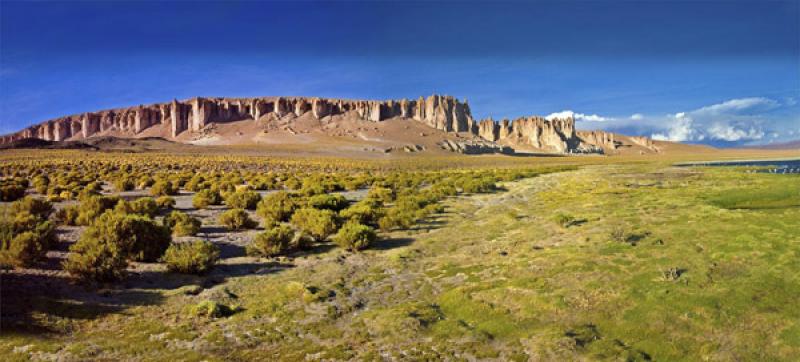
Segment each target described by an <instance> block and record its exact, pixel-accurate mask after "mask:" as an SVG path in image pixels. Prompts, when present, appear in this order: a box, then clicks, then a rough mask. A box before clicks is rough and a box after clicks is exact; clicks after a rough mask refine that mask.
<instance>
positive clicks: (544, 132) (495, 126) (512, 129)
mask: <svg viewBox="0 0 800 362" xmlns="http://www.w3.org/2000/svg"><path fill="white" fill-rule="evenodd" d="M478 134H479V135H480V136H481V137H482V138H484V139H486V140H489V141H493V142H499V143H502V144H506V145H510V146H523V147H526V148H533V149H536V150H541V151H546V152H557V153H571V152H572V151H574V150H577V149H579V148H580V146H581V141H580V139H579V138H578V137H577V135H576V133H575V120H574V119H572V118H564V119H553V120H547V119H544V118H542V117H521V118H517V119H515V120H513V121H511V122H509V121H508V120H506V119H504V120H502V121H501V122H500V123H497V122H495V121H493V120H492V119H491V118H490V119H485V120H482V121H481V122H480V123H479V125H478Z"/></svg>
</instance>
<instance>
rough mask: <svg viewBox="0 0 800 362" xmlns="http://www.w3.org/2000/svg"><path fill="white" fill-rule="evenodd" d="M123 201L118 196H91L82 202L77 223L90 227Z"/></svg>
mask: <svg viewBox="0 0 800 362" xmlns="http://www.w3.org/2000/svg"><path fill="white" fill-rule="evenodd" d="M120 200H121V199H120V198H119V197H117V196H89V197H87V198H84V199H83V201H81V206H80V208H79V213H78V217H77V218H76V219H75V223H76V224H78V225H89V224H91V223H92V222H93V221H94V220H95V219H96V218H98V217H99V216H100V215H101V214H102V213H103V212H105V211H106V210H108V209H111V208H113V207H114V206H116V205H117V203H119V201H120Z"/></svg>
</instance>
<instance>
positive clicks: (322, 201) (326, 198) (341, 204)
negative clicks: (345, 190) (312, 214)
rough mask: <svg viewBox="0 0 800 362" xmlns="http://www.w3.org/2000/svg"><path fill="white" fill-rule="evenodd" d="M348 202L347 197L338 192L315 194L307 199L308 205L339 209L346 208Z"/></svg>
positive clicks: (318, 207)
mask: <svg viewBox="0 0 800 362" xmlns="http://www.w3.org/2000/svg"><path fill="white" fill-rule="evenodd" d="M348 204H349V202H348V201H347V199H346V198H345V197H344V196H342V195H339V194H335V195H331V194H322V195H315V196H312V197H311V198H309V199H308V206H310V207H313V208H315V209H327V210H333V211H339V210H342V209H344V208H346V207H347V205H348Z"/></svg>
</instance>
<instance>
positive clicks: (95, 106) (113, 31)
mask: <svg viewBox="0 0 800 362" xmlns="http://www.w3.org/2000/svg"><path fill="white" fill-rule="evenodd" d="M434 93H436V94H448V95H453V96H455V97H457V98H459V99H466V100H468V101H469V104H470V107H471V109H472V113H473V116H474V117H475V118H479V119H481V118H486V117H492V118H493V119H495V120H500V119H503V118H509V119H513V118H516V117H521V116H529V115H542V116H550V117H556V116H559V115H562V116H563V115H572V116H573V117H575V119H576V120H577V122H578V125H577V126H578V129H604V130H610V131H615V132H621V133H626V134H633V135H644V136H648V137H653V138H655V139H664V140H673V141H681V142H690V143H703V144H710V145H714V146H719V147H727V146H741V145H753V144H767V143H775V142H785V141H789V140H796V139H800V104H799V103H800V0H789V1H768V0H767V1H765V0H758V1H726V0H713V1H669V2H667V1H647V0H643V1H600V0H595V1H569V0H567V1H530V2H521V1H506V2H502V1H501V2H458V1H443V2H429V1H415V2H399V1H398V2H390V1H373V2H333V1H327V2H311V1H296V2H253V1H246V2H242V1H226V2H208V1H206V2H197V3H195V2H188V1H175V2H154V1H140V2H122V1H102V2H90V1H79V2H77V1H76V2H39V1H37V2H30V1H24V2H15V1H6V0H2V1H0V133H7V132H13V131H17V130H19V129H22V128H24V127H26V126H28V125H31V124H35V123H38V122H41V121H44V120H47V119H51V118H56V117H59V116H63V115H69V114H77V113H83V112H87V111H97V110H101V109H108V108H115V107H125V106H133V105H138V104H148V103H156V102H165V101H170V100H172V99H173V98H175V99H186V98H191V97H195V96H216V97H223V96H224V97H251V96H274V95H285V96H319V97H336V98H357V99H400V98H417V97H419V96H421V95H422V96H427V95H430V94H434Z"/></svg>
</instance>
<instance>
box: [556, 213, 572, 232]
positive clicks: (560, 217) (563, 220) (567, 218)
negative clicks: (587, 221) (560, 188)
mask: <svg viewBox="0 0 800 362" xmlns="http://www.w3.org/2000/svg"><path fill="white" fill-rule="evenodd" d="M553 221H554V222H555V223H556V224H558V225H559V226H561V227H562V228H567V227H569V226H570V225H572V223H574V222H575V217H574V216H572V215H569V214H565V213H563V212H560V213H557V214H555V215H554V216H553Z"/></svg>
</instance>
